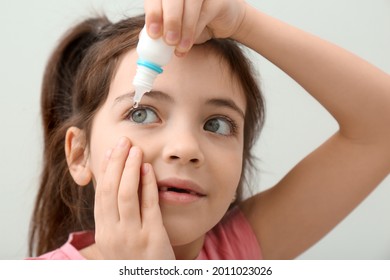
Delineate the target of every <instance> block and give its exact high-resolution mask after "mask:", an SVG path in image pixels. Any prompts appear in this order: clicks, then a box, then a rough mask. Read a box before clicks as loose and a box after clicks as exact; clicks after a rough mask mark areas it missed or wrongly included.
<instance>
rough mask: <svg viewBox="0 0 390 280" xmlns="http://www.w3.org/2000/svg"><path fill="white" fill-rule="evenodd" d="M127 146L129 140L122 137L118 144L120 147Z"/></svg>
mask: <svg viewBox="0 0 390 280" xmlns="http://www.w3.org/2000/svg"><path fill="white" fill-rule="evenodd" d="M126 145H127V139H126V137H122V138H121V139H119V142H118V147H122V148H123V147H126Z"/></svg>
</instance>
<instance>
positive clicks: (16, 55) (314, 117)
mask: <svg viewBox="0 0 390 280" xmlns="http://www.w3.org/2000/svg"><path fill="white" fill-rule="evenodd" d="M248 2H249V3H251V4H253V5H255V6H256V7H258V8H259V9H261V10H263V11H264V12H267V13H269V14H270V15H273V16H275V17H277V18H280V19H282V20H284V21H286V22H289V23H291V24H293V25H295V26H297V27H300V28H302V29H304V30H307V31H309V32H312V33H314V34H316V35H318V36H320V37H323V38H325V39H327V40H330V41H332V42H334V43H336V44H338V45H341V46H342V47H344V48H346V49H349V50H350V51H352V52H354V53H356V54H358V55H359V56H361V57H363V58H364V59H366V60H368V61H370V62H371V63H373V64H374V65H376V66H377V67H379V68H381V69H382V70H384V71H385V72H387V73H390V51H389V50H390V31H389V29H390V17H389V14H390V2H389V1H387V0H372V1H363V0H344V1H337V0H327V1H303V0H295V1H284V0H259V1H254V0H252V1H248ZM0 10H1V15H0V25H1V26H2V36H1V37H2V38H1V43H0V86H1V93H0V119H1V122H2V129H1V134H0V135H1V139H0V143H1V149H0V156H1V157H0V158H1V161H0V172H1V173H0V175H1V176H0V178H1V183H0V207H1V211H0V223H1V230H0V259H21V258H24V257H26V254H27V235H28V226H29V219H30V215H31V211H32V207H33V201H34V197H35V194H36V190H37V184H38V179H39V174H40V164H41V149H42V144H41V141H42V138H41V126H40V115H39V94H40V83H41V79H42V74H43V70H44V65H45V63H46V60H47V58H48V56H49V54H50V52H51V50H52V49H53V48H54V46H55V44H56V41H57V40H58V38H59V37H60V36H61V35H62V34H63V32H64V31H65V30H66V29H67V28H68V27H69V26H70V25H71V24H73V23H75V22H77V21H78V20H79V19H81V18H83V17H84V16H88V15H91V13H93V12H94V11H105V12H106V13H107V14H108V15H109V16H110V18H112V19H113V20H116V19H118V18H121V17H122V16H123V15H132V14H138V13H141V12H142V11H143V4H142V1H138V0H137V1H134V0H115V1H109V0H67V1H49V0H36V1H27V0H25V1H5V0H1V2H0ZM254 63H255V65H256V67H258V69H259V71H260V76H261V81H262V85H263V89H264V93H265V97H266V101H267V120H266V125H265V128H264V130H263V134H262V136H261V138H260V142H259V144H258V145H257V147H256V149H257V155H258V156H259V157H260V159H261V161H260V163H259V168H260V169H261V172H260V174H259V180H258V186H259V189H260V190H263V189H266V188H268V187H269V186H272V185H273V184H275V183H276V182H277V181H278V180H280V178H281V177H282V176H283V175H284V174H285V173H286V172H287V171H288V170H289V169H291V168H292V167H293V166H294V165H295V164H296V163H297V162H298V161H299V160H300V159H301V158H303V157H304V156H305V155H306V154H307V153H309V152H310V151H311V150H313V149H314V148H315V147H316V146H318V145H319V144H320V143H322V142H323V141H324V140H325V139H326V138H327V137H328V136H329V135H331V134H332V133H333V132H334V131H335V129H336V128H337V126H336V123H335V122H334V120H333V119H332V118H331V117H330V116H329V114H328V113H327V112H326V111H324V109H322V108H321V107H320V106H319V105H318V104H317V103H316V102H315V101H314V100H313V98H311V97H310V96H309V95H308V94H306V93H305V92H304V91H303V90H302V89H301V88H300V86H298V85H297V84H296V83H295V82H294V81H292V80H291V79H290V78H289V77H287V76H286V75H285V74H284V73H282V72H281V71H280V70H278V69H277V68H275V67H274V66H273V65H271V64H270V63H269V62H267V61H266V60H264V59H263V58H261V57H259V56H255V57H254ZM389 202H390V178H387V179H386V180H385V181H383V182H382V184H381V185H380V186H379V187H378V188H377V190H376V191H375V192H374V193H372V195H370V196H369V197H368V198H367V199H366V200H365V201H364V202H363V203H362V204H361V205H360V206H359V207H358V208H357V209H356V210H355V211H354V212H353V213H351V214H350V215H349V216H348V217H347V218H346V219H345V220H344V221H343V222H342V223H341V224H340V225H338V226H337V227H336V228H335V229H334V230H333V231H332V232H331V233H330V234H328V235H327V236H326V237H325V238H323V240H321V241H320V242H319V243H318V244H317V245H315V246H314V247H313V248H311V249H309V250H308V251H307V252H305V253H304V254H303V255H301V256H300V259H390V203H389Z"/></svg>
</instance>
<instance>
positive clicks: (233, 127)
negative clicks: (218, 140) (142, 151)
mask: <svg viewBox="0 0 390 280" xmlns="http://www.w3.org/2000/svg"><path fill="white" fill-rule="evenodd" d="M142 109H145V110H146V109H148V110H152V111H153V112H154V114H156V116H157V117H158V113H157V112H156V109H155V108H153V107H150V106H142V105H139V106H138V107H137V108H133V107H132V108H131V109H129V110H127V112H126V113H125V116H124V118H125V119H127V120H131V117H132V114H133V113H134V112H135V111H137V110H142ZM213 119H222V120H224V121H226V122H227V123H228V125H229V127H230V129H231V133H229V134H227V135H225V134H221V133H216V132H214V134H218V135H220V136H224V137H229V136H236V135H237V133H238V125H237V123H236V122H235V121H234V120H232V119H231V118H229V117H227V116H224V115H215V116H211V117H209V118H208V119H207V120H206V121H205V124H206V123H207V122H208V121H210V120H213ZM205 124H204V125H205ZM206 131H207V130H206Z"/></svg>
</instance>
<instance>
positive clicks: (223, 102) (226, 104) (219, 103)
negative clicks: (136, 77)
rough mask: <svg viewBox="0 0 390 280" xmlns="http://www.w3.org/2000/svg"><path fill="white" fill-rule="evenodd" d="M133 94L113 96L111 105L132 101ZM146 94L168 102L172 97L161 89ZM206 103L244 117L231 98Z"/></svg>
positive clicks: (132, 92)
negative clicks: (227, 109)
mask: <svg viewBox="0 0 390 280" xmlns="http://www.w3.org/2000/svg"><path fill="white" fill-rule="evenodd" d="M134 94H135V92H134V91H131V92H129V93H125V94H122V95H120V96H118V97H117V98H115V100H114V104H113V106H114V105H116V104H117V103H120V102H122V101H125V100H130V101H133V97H134ZM146 94H147V95H148V97H151V98H154V99H160V100H164V101H166V102H169V103H173V98H172V97H171V96H170V95H168V94H166V93H164V92H162V91H155V90H152V91H150V92H147V93H146ZM206 104H208V105H212V106H217V107H226V108H229V109H231V110H233V111H235V112H237V113H238V114H239V115H240V116H241V117H242V118H245V113H244V112H243V110H241V108H240V107H238V106H237V104H236V103H235V102H234V101H233V100H232V99H229V98H211V99H208V100H207V101H206Z"/></svg>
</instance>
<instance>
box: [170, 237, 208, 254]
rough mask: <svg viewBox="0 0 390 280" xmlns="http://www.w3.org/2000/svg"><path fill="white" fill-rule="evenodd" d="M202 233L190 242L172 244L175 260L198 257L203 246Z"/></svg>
mask: <svg viewBox="0 0 390 280" xmlns="http://www.w3.org/2000/svg"><path fill="white" fill-rule="evenodd" d="M203 243H204V235H203V236H201V237H200V238H198V239H196V240H195V241H193V242H191V243H190V244H186V245H178V246H173V252H174V253H175V257H176V259H177V260H194V259H196V258H197V257H198V255H199V252H200V250H201V249H202V247H203Z"/></svg>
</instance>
